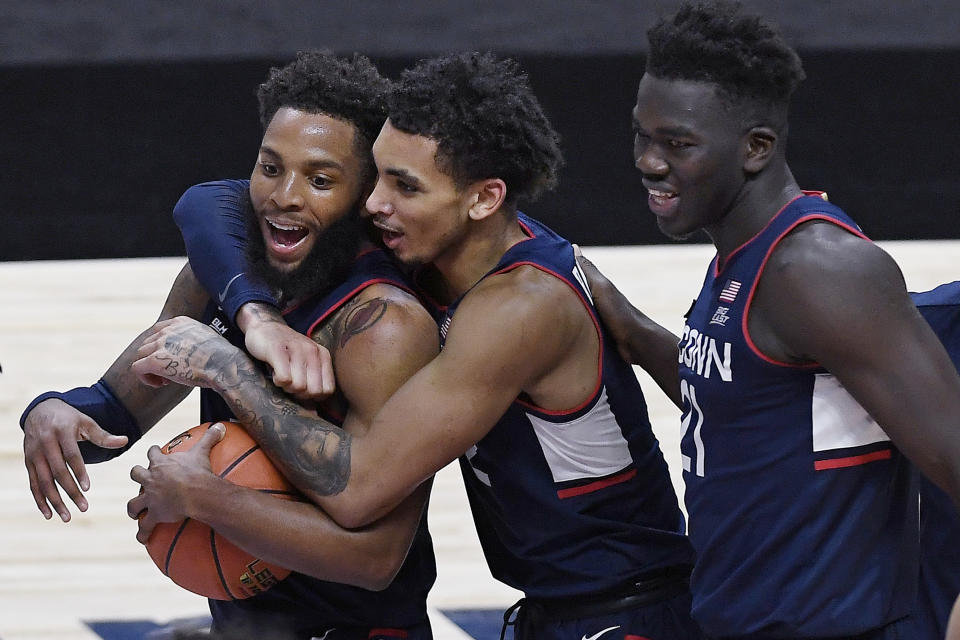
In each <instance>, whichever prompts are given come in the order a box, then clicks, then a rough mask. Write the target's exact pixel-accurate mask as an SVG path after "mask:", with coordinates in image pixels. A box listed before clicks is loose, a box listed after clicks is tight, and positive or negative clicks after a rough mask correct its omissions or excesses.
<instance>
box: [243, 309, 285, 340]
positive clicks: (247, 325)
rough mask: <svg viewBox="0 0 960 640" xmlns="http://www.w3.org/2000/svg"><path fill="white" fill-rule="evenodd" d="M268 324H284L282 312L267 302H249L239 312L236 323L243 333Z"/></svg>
mask: <svg viewBox="0 0 960 640" xmlns="http://www.w3.org/2000/svg"><path fill="white" fill-rule="evenodd" d="M266 322H283V316H282V315H281V314H280V310H279V309H277V308H276V307H275V306H273V305H272V304H268V303H266V302H256V301H254V302H247V303H245V304H244V305H243V306H242V307H240V309H239V310H238V311H237V315H236V317H235V318H234V323H235V324H236V325H237V328H238V329H240V331H242V332H243V333H247V331H249V330H250V329H252V328H255V327H256V326H258V325H260V324H264V323H266Z"/></svg>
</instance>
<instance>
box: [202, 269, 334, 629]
mask: <svg viewBox="0 0 960 640" xmlns="http://www.w3.org/2000/svg"><path fill="white" fill-rule="evenodd" d="M242 275H243V271H241V272H240V273H238V274H237V275H235V276H233V277H232V278H230V282H228V283H227V286H225V287H224V288H223V291H221V292H220V293H219V294H218V297H219V298H220V302H221V304H222V303H223V301H224V300H225V299H226V297H227V291H229V290H230V285H232V284H233V283H234V282H236V280H237V278H239V277H240V276H242ZM320 640H323V638H320Z"/></svg>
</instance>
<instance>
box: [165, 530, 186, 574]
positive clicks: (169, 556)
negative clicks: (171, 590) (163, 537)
mask: <svg viewBox="0 0 960 640" xmlns="http://www.w3.org/2000/svg"><path fill="white" fill-rule="evenodd" d="M189 522H190V518H184V519H183V522H182V523H181V524H180V528H179V529H177V533H176V534H175V535H174V536H173V540H171V541H170V548H169V549H167V561H166V562H165V563H164V565H163V573H164V574H165V575H167V576H169V575H170V562H171V560H173V551H174V549H176V548H177V541H179V540H180V534H182V533H183V530H184V529H186V528H187V524H188V523H189Z"/></svg>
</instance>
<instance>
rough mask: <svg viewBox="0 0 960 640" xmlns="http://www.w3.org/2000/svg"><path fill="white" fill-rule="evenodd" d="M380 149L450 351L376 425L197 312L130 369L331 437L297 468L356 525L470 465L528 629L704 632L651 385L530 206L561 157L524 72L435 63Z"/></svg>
mask: <svg viewBox="0 0 960 640" xmlns="http://www.w3.org/2000/svg"><path fill="white" fill-rule="evenodd" d="M373 152H374V159H375V161H376V164H377V171H378V180H377V186H376V188H375V189H374V191H373V193H372V194H371V195H370V198H369V199H368V200H367V208H368V209H369V210H370V212H371V215H372V218H373V222H374V225H375V226H376V227H378V228H379V229H380V230H381V233H382V237H383V241H384V243H385V244H386V245H387V246H388V247H389V248H390V249H391V250H392V251H393V253H394V254H395V255H396V256H397V257H398V258H399V259H400V260H401V261H402V262H404V263H406V264H410V265H429V266H427V267H425V268H424V269H423V270H422V272H421V274H420V276H421V277H420V280H419V282H420V284H421V286H422V287H423V288H424V290H425V291H426V292H427V293H428V294H429V297H430V298H431V299H432V300H434V301H435V302H436V303H437V312H438V319H439V322H440V330H441V336H442V340H443V349H442V351H441V352H440V355H438V356H437V357H436V358H435V359H434V360H433V361H432V362H430V364H428V365H427V366H425V367H424V368H423V369H421V371H420V372H419V373H417V374H416V375H415V376H414V377H413V378H411V379H410V380H409V381H408V382H407V383H406V384H405V385H403V386H402V387H401V388H400V389H399V390H398V392H397V393H396V394H394V395H393V397H391V398H390V400H388V401H387V402H386V403H385V404H384V406H383V409H382V410H381V411H380V412H379V413H378V414H377V416H376V417H375V418H374V420H373V422H372V424H371V426H370V429H369V431H368V432H366V433H364V434H362V435H353V434H349V433H346V432H344V431H342V430H340V429H338V428H336V427H335V426H334V425H331V424H329V423H324V422H320V421H318V420H317V418H316V416H315V415H312V414H310V413H308V412H305V411H303V410H302V409H300V408H299V407H297V406H296V405H294V404H292V403H290V402H288V401H286V400H285V399H284V398H283V397H282V396H280V395H278V394H277V393H276V391H275V390H273V389H270V388H269V387H268V385H267V381H266V380H265V378H264V377H263V376H262V375H261V374H260V372H259V371H258V370H257V369H256V368H255V367H254V366H253V364H252V363H251V362H250V360H249V359H248V358H247V357H246V356H245V355H244V354H243V353H241V352H240V351H238V350H236V349H234V348H233V347H232V346H231V345H230V344H228V343H227V342H226V341H224V340H220V339H218V338H217V336H215V335H212V334H211V332H210V330H209V328H208V327H204V326H203V325H200V324H197V323H195V322H192V321H188V320H182V319H179V320H174V321H171V322H166V323H160V324H159V325H158V326H157V328H156V330H155V333H154V335H153V336H152V337H151V338H148V339H147V341H146V342H145V345H144V347H143V349H141V350H140V355H141V360H140V361H138V362H137V363H136V364H135V365H134V369H135V371H137V372H138V373H139V374H141V375H146V376H156V375H159V376H165V377H169V378H170V379H172V380H175V381H178V382H183V383H187V384H194V385H200V386H206V387H210V388H213V389H215V390H216V391H217V392H218V393H220V395H222V396H223V397H224V398H225V399H226V400H227V401H228V403H230V404H231V406H234V407H242V408H243V411H242V412H241V411H239V410H237V411H238V415H239V417H241V418H242V419H244V420H245V423H246V424H247V425H249V428H251V429H253V430H254V431H255V432H256V433H257V434H258V438H265V439H271V440H274V441H275V442H276V443H277V444H279V445H281V446H282V438H283V437H285V436H287V435H288V434H291V433H297V432H298V431H300V430H303V431H305V432H310V433H314V434H319V433H321V432H322V433H323V434H324V437H320V438H317V439H316V440H315V441H314V442H315V447H314V449H313V450H312V451H310V452H305V453H310V454H311V455H310V456H309V457H304V458H302V461H303V464H304V465H305V467H306V469H305V470H304V471H307V470H309V471H311V472H313V473H315V474H316V476H317V478H318V482H320V481H322V482H326V484H327V487H326V489H325V490H324V491H322V492H318V494H317V495H314V496H313V498H314V499H316V500H317V501H318V502H319V503H320V504H322V505H324V508H325V509H326V510H328V512H329V513H330V514H331V515H332V516H333V517H335V518H336V519H337V520H338V522H340V523H341V524H343V525H345V526H349V527H354V526H362V525H365V524H366V523H368V522H371V521H375V520H376V519H377V518H379V517H381V514H382V513H384V512H386V511H389V510H390V509H393V508H394V505H396V504H398V503H399V502H400V501H402V500H404V499H405V496H407V495H408V494H409V493H410V491H412V490H414V489H415V488H416V487H418V486H419V485H420V484H421V483H422V482H423V481H424V480H426V479H427V478H429V477H431V476H432V474H433V473H434V472H435V471H436V470H437V469H440V468H441V467H443V466H444V465H446V464H447V463H449V462H450V461H452V460H455V459H457V458H458V457H459V458H460V465H461V468H462V471H463V475H464V480H465V483H466V487H467V491H468V496H469V499H470V503H471V507H472V509H473V514H474V519H475V521H476V526H477V531H478V533H479V537H480V540H481V544H482V546H483V549H484V552H485V554H486V558H487V561H488V563H489V566H490V569H491V571H492V572H493V574H494V576H495V577H496V578H497V579H499V580H501V581H503V582H505V583H507V584H509V585H511V586H513V587H515V588H517V589H520V590H522V591H523V592H524V594H525V596H526V597H525V599H524V600H523V601H521V603H519V610H518V618H517V620H516V625H517V626H516V632H515V637H517V638H522V639H525V640H528V639H533V638H535V639H536V640H550V639H552V638H556V639H557V640H560V639H561V638H581V637H592V638H602V639H603V640H614V639H616V640H624V639H626V638H633V639H636V638H641V637H643V638H652V639H658V638H663V639H666V638H688V639H691V638H697V637H699V631H698V630H697V628H696V626H695V625H694V624H693V623H692V621H691V620H690V618H689V593H688V589H687V579H688V576H689V571H690V565H691V564H692V562H693V555H692V553H691V549H690V547H689V544H688V541H687V539H686V538H685V536H684V534H683V528H684V523H683V517H682V515H681V512H680V510H679V507H678V504H677V500H676V496H675V494H674V492H673V488H672V486H671V482H670V479H669V474H668V472H667V469H666V465H665V463H664V460H663V458H662V455H661V453H660V450H659V447H658V445H657V442H656V439H655V438H654V436H653V433H652V431H651V429H650V424H649V422H648V420H647V415H646V407H645V404H644V400H643V396H642V394H641V391H640V387H639V385H638V383H637V380H636V378H635V376H634V374H633V372H632V370H631V368H630V366H629V365H627V364H626V363H625V362H623V360H621V359H620V358H619V357H618V355H617V353H616V351H615V349H613V348H612V343H610V342H609V341H608V339H607V337H606V334H605V332H604V330H603V328H602V327H601V325H600V324H599V322H598V321H597V317H596V315H595V312H594V308H593V305H592V302H591V300H590V293H589V290H588V289H587V288H586V287H585V285H584V284H583V279H582V275H581V274H580V272H579V269H578V268H577V265H576V261H575V259H574V255H573V251H572V248H571V246H570V244H569V243H567V242H566V241H565V240H564V239H562V238H560V237H558V236H557V235H555V234H554V233H553V232H551V231H550V230H549V229H547V228H546V227H544V226H543V225H542V224H540V223H538V222H537V221H536V220H533V219H531V218H528V217H526V216H524V215H523V214H521V213H519V212H518V211H517V204H518V202H519V201H522V200H526V199H530V198H532V197H535V196H536V195H537V194H539V193H540V192H541V191H542V190H543V189H545V188H549V187H550V186H551V185H552V184H553V183H554V182H555V180H556V170H557V167H558V165H559V163H560V152H559V149H558V145H557V136H556V134H555V132H554V131H553V129H552V128H551V127H550V125H549V123H548V122H547V119H546V118H545V116H544V115H543V113H542V111H541V109H540V107H539V105H538V103H537V101H536V99H535V97H534V96H533V94H532V92H531V90H530V88H529V85H528V83H527V80H526V77H525V76H524V75H523V74H521V73H520V72H519V70H518V69H517V67H516V65H515V64H514V63H512V62H510V61H498V60H496V59H495V58H493V57H491V56H488V55H479V54H462V55H457V56H450V57H446V58H440V59H434V60H429V61H425V62H422V63H420V64H419V65H418V66H417V67H415V68H414V69H411V70H408V71H406V72H404V74H403V76H402V78H401V81H400V82H399V84H398V86H397V87H396V89H395V91H394V92H393V93H392V95H391V100H390V109H389V119H388V121H387V123H386V124H385V125H384V127H383V130H382V131H381V132H380V135H379V137H378V138H377V141H376V143H375V144H374V149H373ZM181 222H182V221H181ZM187 352H189V353H190V354H191V355H190V356H189V357H187V358H185V357H184V355H183V354H185V353H187ZM184 366H189V367H190V368H191V370H192V374H191V375H190V376H183V375H181V374H179V373H178V372H179V371H180V370H182V367H184ZM172 368H177V371H176V372H175V371H172ZM298 473H299V472H298ZM382 478H390V481H389V482H384V481H383V480H382Z"/></svg>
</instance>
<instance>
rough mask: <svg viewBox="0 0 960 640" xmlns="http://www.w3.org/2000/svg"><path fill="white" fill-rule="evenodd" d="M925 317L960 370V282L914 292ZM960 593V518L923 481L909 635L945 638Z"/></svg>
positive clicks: (940, 493)
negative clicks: (915, 592)
mask: <svg viewBox="0 0 960 640" xmlns="http://www.w3.org/2000/svg"><path fill="white" fill-rule="evenodd" d="M911 297H912V298H913V301H914V303H915V304H916V305H917V309H919V310H920V314H921V315H922V316H923V317H924V319H925V320H926V321H927V322H928V323H929V324H930V327H931V328H932V329H933V331H934V333H936V334H937V337H938V338H940V341H941V342H942V343H943V346H944V347H945V348H946V350H947V353H948V354H949V355H950V359H951V360H953V364H954V366H956V367H957V369H958V370H960V281H957V282H951V283H949V284H943V285H940V286H939V287H937V288H936V289H933V290H932V291H925V292H923V293H913V294H911ZM958 594H960V515H958V514H957V510H956V507H955V506H954V504H953V501H952V500H950V498H949V496H947V494H946V493H944V492H943V491H942V490H941V489H940V488H939V487H937V486H936V485H934V484H933V483H932V482H930V481H929V480H927V479H926V478H921V479H920V591H919V594H918V597H917V613H916V618H917V620H916V624H917V625H918V628H917V629H916V631H915V632H914V634H913V635H911V636H910V637H916V638H925V637H930V638H938V639H939V638H942V637H943V636H944V634H945V633H946V630H947V619H948V618H949V616H950V608H951V607H952V606H953V603H954V600H956V598H957V595H958Z"/></svg>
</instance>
